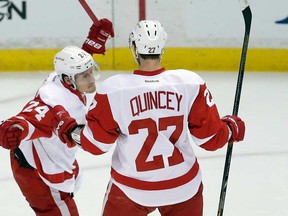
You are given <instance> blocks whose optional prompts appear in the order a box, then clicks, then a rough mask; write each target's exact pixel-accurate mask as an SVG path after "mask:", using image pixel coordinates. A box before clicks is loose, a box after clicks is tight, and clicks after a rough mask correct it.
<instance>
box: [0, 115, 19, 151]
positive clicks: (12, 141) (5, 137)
mask: <svg viewBox="0 0 288 216" xmlns="http://www.w3.org/2000/svg"><path fill="white" fill-rule="evenodd" d="M23 130H24V128H23V127H22V126H21V125H19V124H17V123H15V122H14V121H11V120H7V121H4V122H2V124H1V125H0V146H2V147H3V148H5V149H15V148H17V147H18V146H19V144H20V142H21V140H22V138H21V136H22V134H23Z"/></svg>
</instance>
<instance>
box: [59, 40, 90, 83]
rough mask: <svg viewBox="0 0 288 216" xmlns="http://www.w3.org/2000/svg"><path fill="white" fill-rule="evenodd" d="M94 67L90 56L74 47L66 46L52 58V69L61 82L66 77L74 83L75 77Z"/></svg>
mask: <svg viewBox="0 0 288 216" xmlns="http://www.w3.org/2000/svg"><path fill="white" fill-rule="evenodd" d="M94 66H95V62H94V60H93V58H92V56H91V55H90V54H89V53H87V52H86V51H84V50H82V49H80V48H79V47H76V46H67V47H65V48H64V49H62V50H61V51H60V52H58V53H57V54H56V55H55V57H54V68H55V71H56V73H57V74H58V76H59V77H60V78H61V80H62V75H63V74H65V75H67V76H68V77H69V78H70V79H71V80H73V81H74V82H75V75H76V74H79V73H82V72H84V71H86V70H88V69H89V68H91V67H94Z"/></svg>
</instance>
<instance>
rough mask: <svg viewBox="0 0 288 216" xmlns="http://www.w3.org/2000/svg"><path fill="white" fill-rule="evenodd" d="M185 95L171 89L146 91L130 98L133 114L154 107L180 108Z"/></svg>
mask: <svg viewBox="0 0 288 216" xmlns="http://www.w3.org/2000/svg"><path fill="white" fill-rule="evenodd" d="M182 98H183V95H181V94H178V93H176V92H171V91H154V92H145V93H143V94H141V95H137V96H135V97H133V98H132V99H131V100H130V107H131V113H132V116H136V115H139V114H140V113H142V112H145V111H147V110H152V109H169V110H177V111H178V112H179V110H180V102H181V100H182Z"/></svg>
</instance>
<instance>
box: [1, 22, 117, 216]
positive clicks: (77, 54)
mask: <svg viewBox="0 0 288 216" xmlns="http://www.w3.org/2000/svg"><path fill="white" fill-rule="evenodd" d="M109 36H112V37H113V36H114V32H113V27H112V23H111V22H110V21H109V20H108V19H102V20H100V26H99V27H96V26H94V25H92V27H91V28H90V32H89V35H88V37H87V39H86V41H85V42H84V44H83V49H85V50H87V51H88V52H90V53H97V54H105V51H106V50H105V43H106V41H107V39H108V37H109ZM87 40H88V41H90V42H89V43H87ZM91 41H92V42H91ZM95 44H97V45H95ZM83 49H80V48H78V47H75V46H67V47H65V48H64V49H63V50H61V51H60V52H58V53H57V54H56V55H55V58H54V68H55V72H53V73H51V74H50V75H49V77H48V78H47V79H46V80H45V82H44V83H43V84H42V86H41V87H40V88H39V89H38V91H37V93H36V96H35V98H34V99H33V100H31V101H29V102H28V103H27V104H26V105H25V106H24V108H23V110H22V111H21V112H20V113H19V114H18V115H16V116H13V117H11V118H9V119H8V120H6V121H4V122H2V124H1V125H0V146H2V147H4V148H6V149H11V151H10V152H11V153H10V155H11V166H12V172H13V175H14V178H15V180H16V182H17V184H18V185H19V187H20V189H21V191H22V194H23V195H24V196H25V198H26V200H27V202H28V203H29V205H30V207H31V208H32V209H33V210H34V212H35V214H36V215H38V216H61V215H62V216H78V215H79V213H78V210H77V206H76V204H75V201H74V199H73V193H74V192H75V191H77V190H78V188H79V186H80V183H81V170H80V168H79V166H78V163H77V160H76V159H75V155H76V152H77V149H78V147H77V146H75V145H69V143H65V140H64V139H62V137H58V134H57V133H55V132H54V131H53V130H52V127H51V124H53V125H54V124H55V123H53V121H55V119H54V114H53V113H54V112H57V114H58V115H62V118H64V116H65V113H69V116H71V117H73V121H69V120H68V121H66V122H65V124H63V125H62V128H65V127H68V126H69V125H70V124H71V123H74V121H76V122H77V124H83V123H85V114H86V112H87V108H88V107H87V105H89V104H87V101H86V93H93V92H95V90H96V85H95V78H94V71H95V68H97V67H96V63H95V62H94V60H93V58H92V56H91V55H90V54H89V53H88V52H86V51H84V50H83ZM51 110H53V112H52V111H51ZM62 141H63V142H62Z"/></svg>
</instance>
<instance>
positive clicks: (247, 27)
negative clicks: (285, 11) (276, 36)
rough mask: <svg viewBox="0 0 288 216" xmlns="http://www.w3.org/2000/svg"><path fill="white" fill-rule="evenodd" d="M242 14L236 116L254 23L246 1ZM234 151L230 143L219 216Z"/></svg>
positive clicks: (221, 210)
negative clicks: (243, 29) (241, 41)
mask: <svg viewBox="0 0 288 216" xmlns="http://www.w3.org/2000/svg"><path fill="white" fill-rule="evenodd" d="M240 1H241V0H240ZM242 14H243V18H244V21H245V34H244V40H243V46H242V54H241V60H240V67H239V73H238V80H237V86H236V93H235V98H234V106H233V115H236V116H237V115H238V109H239V104H240V96H241V90H242V83H243V77H244V70H245V64H246V56H247V50H248V42H249V36H250V28H251V21H252V13H251V10H250V6H249V5H248V3H247V1H246V0H244V7H243V10H242ZM232 150H233V143H231V142H229V143H228V146H227V152H226V159H225V165H224V173H223V178H222V186H221V192H220V199H219V206H218V213H217V216H222V215H223V211H224V203H225V197H226V191H227V184H228V177H229V170H230V164H231V159H232Z"/></svg>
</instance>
